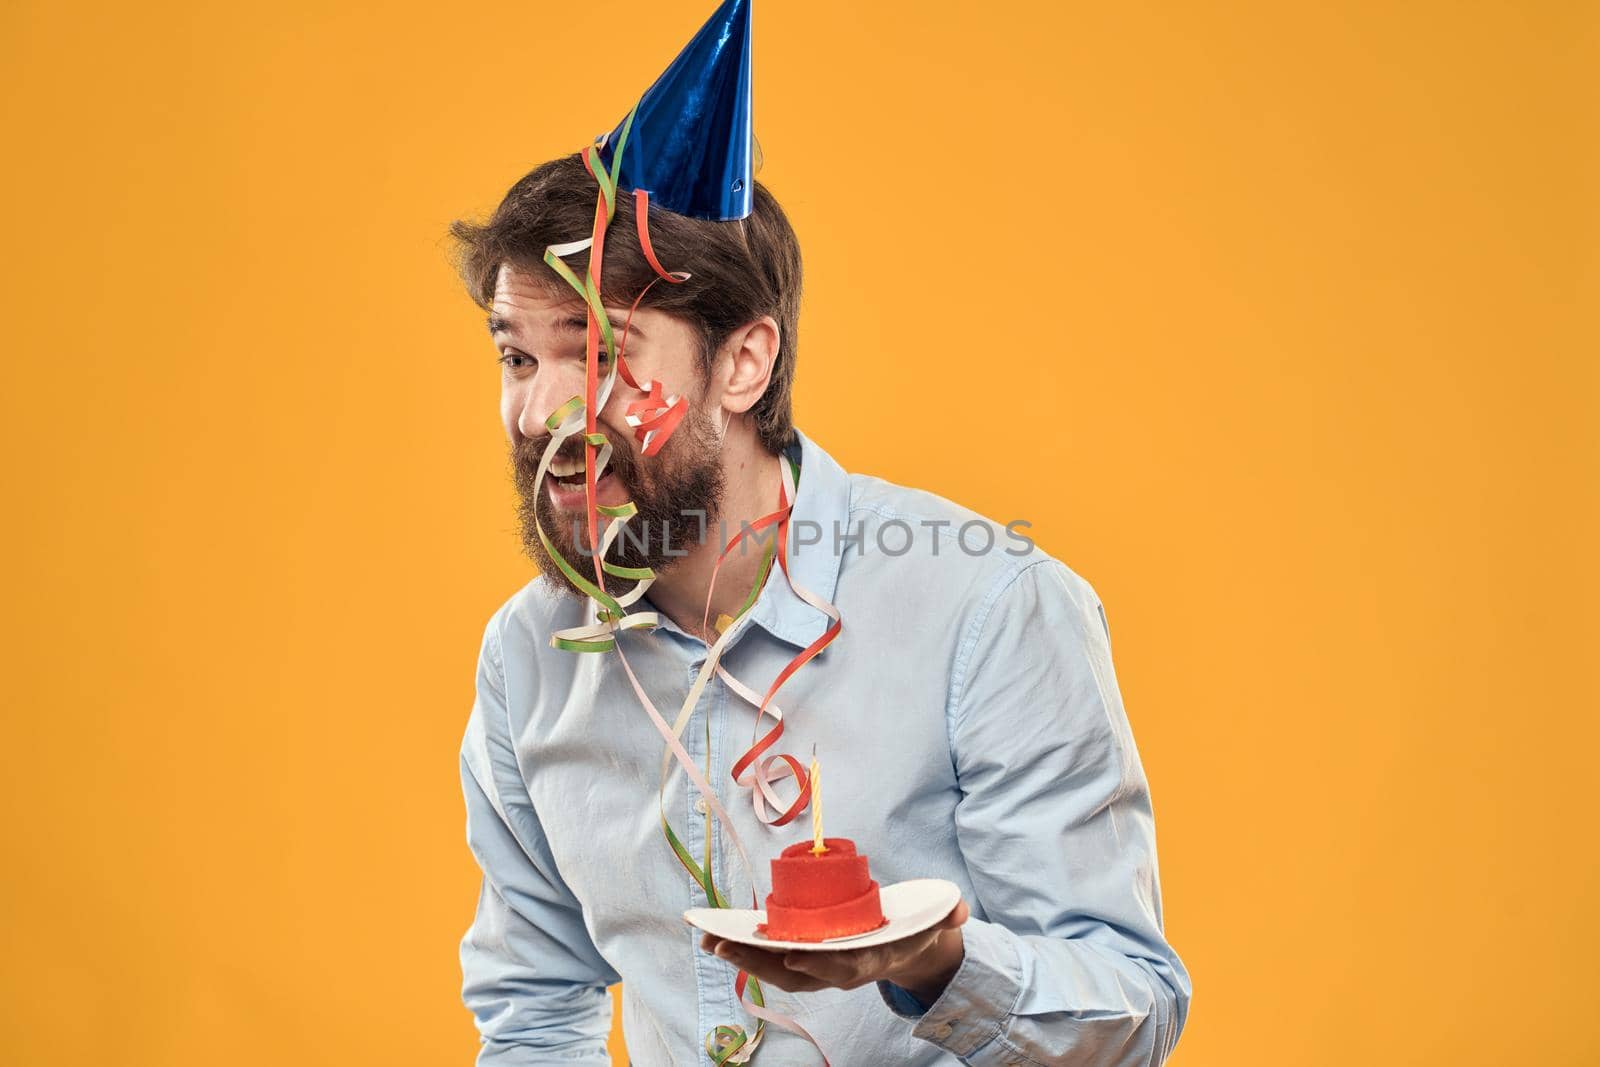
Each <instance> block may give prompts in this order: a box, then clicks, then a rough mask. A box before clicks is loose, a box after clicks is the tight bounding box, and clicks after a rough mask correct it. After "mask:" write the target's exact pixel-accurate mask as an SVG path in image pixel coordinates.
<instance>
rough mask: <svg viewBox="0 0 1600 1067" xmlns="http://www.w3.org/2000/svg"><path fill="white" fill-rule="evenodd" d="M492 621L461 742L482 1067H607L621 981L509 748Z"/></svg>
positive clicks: (469, 1001)
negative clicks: (561, 866)
mask: <svg viewBox="0 0 1600 1067" xmlns="http://www.w3.org/2000/svg"><path fill="white" fill-rule="evenodd" d="M498 621H499V615H498V613H497V615H496V617H495V618H494V619H491V620H490V623H489V626H488V627H487V629H486V630H485V632H484V638H483V645H482V648H481V651H480V654H479V657H478V675H477V695H476V698H475V700H474V702H473V707H472V715H471V717H470V718H469V720H468V723H467V729H466V733H465V735H464V736H463V738H462V743H461V787H462V792H463V795H464V796H465V798H466V806H467V843H468V845H469V847H470V848H471V850H472V855H473V858H474V859H476V860H477V863H478V866H479V867H480V868H481V870H482V872H483V878H482V882H481V885H480V889H479V894H478V905H477V913H476V914H475V915H474V917H473V920H472V925H471V926H470V927H469V928H468V930H467V932H466V934H465V936H464V937H463V938H462V940H461V972H462V986H461V995H462V1000H463V1002H464V1003H465V1004H466V1006H467V1008H468V1009H470V1010H471V1012H472V1014H473V1017H474V1020H475V1022H476V1024H477V1028H478V1033H479V1036H480V1041H481V1047H480V1049H479V1053H478V1057H477V1064H478V1067H528V1065H533V1064H551V1063H562V1064H593V1065H595V1067H609V1064H610V1063H611V1059H610V1056H609V1055H608V1053H607V1051H606V1039H607V1037H608V1035H609V1034H610V1030H611V997H610V994H609V993H608V992H607V990H606V987H607V986H608V985H611V984H613V983H615V982H617V981H619V980H620V979H619V978H618V976H617V975H616V973H615V972H614V971H613V970H612V969H611V967H610V966H609V965H607V964H606V962H605V960H604V959H603V958H602V957H601V956H600V954H599V952H598V951H596V949H595V947H594V942H593V940H592V939H591V938H590V936H589V932H588V929H587V928H586V927H585V925H584V920H583V913H582V910H581V908H580V907H579V904H578V902H577V900H576V899H574V897H573V895H572V892H571V890H570V889H568V888H567V886H566V884H565V883H564V882H563V881H562V879H561V875H560V872H559V871H557V869H556V865H555V861H554V859H553V857H552V856H551V854H550V851H549V848H548V846H547V845H546V843H545V839H544V831H543V830H542V829H541V827H540V825H539V817H538V815H537V813H536V812H535V811H534V809H533V804H532V802H531V801H530V800H529V797H528V792H527V787H526V783H525V782H524V781H523V778H522V772H521V771H520V770H519V768H518V765H517V761H516V757H515V754H514V751H513V748H512V745H511V739H510V726H509V719H508V716H507V710H506V693H505V671H504V664H503V663H502V661H501V658H500V641H499V632H498Z"/></svg>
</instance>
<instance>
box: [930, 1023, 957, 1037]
mask: <svg viewBox="0 0 1600 1067" xmlns="http://www.w3.org/2000/svg"><path fill="white" fill-rule="evenodd" d="M955 1032H956V1028H955V1027H953V1026H951V1025H950V1024H949V1023H940V1024H939V1025H938V1026H935V1027H934V1028H933V1036H934V1037H936V1038H938V1039H939V1040H940V1041H943V1040H944V1039H945V1038H947V1037H949V1036H950V1035H951V1034H953V1033H955Z"/></svg>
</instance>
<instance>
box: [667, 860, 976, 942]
mask: <svg viewBox="0 0 1600 1067" xmlns="http://www.w3.org/2000/svg"><path fill="white" fill-rule="evenodd" d="M960 900H961V889H960V887H959V886H957V885H956V884H955V883H954V882H947V881H945V880H944V879H943V878H913V879H911V880H909V881H905V882H896V883H895V884H894V885H887V886H882V887H880V888H879V890H878V901H879V903H880V904H882V906H883V914H884V917H885V918H887V919H888V920H889V921H888V922H887V923H885V924H884V925H882V926H880V927H878V928H877V929H876V930H868V931H867V932H866V933H864V934H852V935H850V936H848V937H834V938H829V939H828V940H827V941H774V940H772V939H771V938H768V937H764V936H763V935H761V934H758V933H756V924H757V923H764V922H766V921H767V913H766V912H765V911H761V910H751V909H749V908H690V909H689V910H688V911H686V912H684V913H683V917H684V918H685V919H687V920H688V921H689V922H690V923H691V924H692V925H694V926H697V927H699V928H700V929H702V930H704V931H705V932H706V933H708V934H715V935H716V936H717V937H720V938H724V939H725V940H728V941H737V942H738V943H739V944H741V945H750V946H752V947H754V948H768V949H773V950H777V949H785V950H787V949H791V948H797V949H805V950H809V951H812V952H826V951H827V950H829V949H846V948H870V947H871V946H873V945H886V944H888V943H889V942H890V941H898V940H900V939H901V938H902V937H910V936H911V935H912V934H916V933H921V932H922V931H923V930H926V929H927V928H928V927H930V926H932V925H933V924H934V923H936V922H938V921H939V920H940V919H942V918H944V917H945V916H946V915H949V914H950V909H951V908H953V907H955V906H956V904H957V903H958V902H959V901H960Z"/></svg>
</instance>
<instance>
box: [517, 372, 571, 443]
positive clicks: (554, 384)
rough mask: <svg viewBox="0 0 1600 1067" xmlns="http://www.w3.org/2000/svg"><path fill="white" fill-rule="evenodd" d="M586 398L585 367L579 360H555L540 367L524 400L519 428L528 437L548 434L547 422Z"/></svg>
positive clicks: (525, 393) (526, 391) (519, 417)
mask: <svg viewBox="0 0 1600 1067" xmlns="http://www.w3.org/2000/svg"><path fill="white" fill-rule="evenodd" d="M575 396H577V397H581V396H583V364H582V363H579V362H577V361H575V360H551V361H547V362H543V363H541V364H540V365H539V369H538V370H536V371H534V373H533V378H532V380H531V381H530V382H529V383H528V387H527V389H526V390H525V391H524V393H523V396H522V411H521V413H520V414H519V415H518V418H517V426H518V428H519V429H520V430H521V431H522V435H523V436H524V437H538V436H540V435H542V434H545V433H548V432H549V429H548V427H546V426H545V420H546V419H548V418H549V417H550V416H551V414H552V413H553V412H554V411H555V410H556V409H557V408H559V407H560V406H561V405H562V404H565V403H566V402H567V401H569V400H571V399H572V398H573V397H575Z"/></svg>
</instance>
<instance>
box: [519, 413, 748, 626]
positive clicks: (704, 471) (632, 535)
mask: <svg viewBox="0 0 1600 1067" xmlns="http://www.w3.org/2000/svg"><path fill="white" fill-rule="evenodd" d="M605 429H606V430H607V431H609V432H608V436H609V437H610V438H611V444H612V448H613V452H612V455H611V460H610V462H609V463H608V464H607V465H606V470H607V472H609V473H610V474H612V475H613V476H615V477H616V479H617V481H618V482H620V483H621V485H622V487H623V488H624V489H625V490H626V491H627V494H628V499H630V500H632V501H633V503H634V506H635V507H636V508H638V514H636V515H634V516H633V517H632V518H631V519H629V520H628V525H627V526H626V527H624V528H623V530H622V531H621V533H619V534H618V535H617V538H616V540H615V541H614V542H613V543H612V546H611V550H610V551H609V552H607V553H606V560H607V561H608V562H611V563H617V564H620V565H622V566H624V567H649V568H650V569H651V570H653V571H655V572H656V573H657V574H658V575H659V574H661V573H662V572H663V571H665V570H666V569H667V568H668V567H670V566H671V565H672V564H673V563H674V562H676V561H677V560H678V559H681V558H682V557H683V556H684V555H685V554H686V552H687V550H688V549H690V548H692V547H693V546H695V545H697V544H699V543H700V542H701V541H702V540H704V539H705V536H706V531H707V530H708V529H715V528H716V523H717V518H718V516H719V515H720V514H721V508H722V494H723V489H724V481H725V479H724V476H723V472H722V463H721V457H720V454H719V451H720V450H719V448H718V443H719V442H718V435H717V431H716V428H715V427H714V426H713V425H712V422H711V418H710V416H709V415H706V414H703V413H701V411H700V408H699V407H698V406H691V407H690V408H689V410H688V412H687V413H686V414H685V415H684V418H683V421H682V422H680V423H679V424H678V428H677V430H676V431H675V432H674V433H673V434H672V436H671V437H670V438H668V439H667V443H666V444H665V445H664V446H663V447H662V449H661V451H660V452H658V453H656V454H655V455H654V456H652V457H650V458H648V459H644V458H641V457H640V456H639V455H638V454H637V453H635V452H634V451H633V444H634V440H633V434H632V432H631V430H630V431H627V432H622V431H618V430H616V429H615V428H613V427H610V426H606V427H605ZM549 444H550V437H549V435H548V434H545V435H541V436H540V437H538V438H532V439H528V440H525V441H523V442H522V447H521V450H520V451H519V450H518V449H517V447H516V446H515V445H513V446H512V448H511V456H510V458H511V468H512V480H513V482H514V483H515V484H516V487H517V496H518V502H517V520H518V523H519V524H520V526H521V534H522V551H523V554H524V555H526V556H527V557H528V558H529V559H530V560H532V561H533V563H534V564H535V565H536V566H537V567H538V568H539V571H540V574H541V575H543V576H544V577H545V578H546V579H547V580H548V581H549V582H550V583H551V584H552V585H554V586H555V587H556V588H558V589H560V590H562V591H564V592H567V593H570V594H572V595H573V596H575V597H579V598H582V597H584V596H586V594H585V593H583V591H582V590H580V589H578V587H577V586H575V585H573V584H572V581H571V580H570V579H569V578H568V577H567V576H566V575H565V574H564V573H562V571H561V568H560V567H558V566H556V563H555V560H553V559H551V557H550V553H549V552H547V551H546V550H545V547H544V544H543V543H542V542H541V541H540V540H539V530H538V527H537V526H536V525H535V519H537V521H538V523H540V524H542V525H543V527H544V532H545V534H546V535H547V536H548V537H549V538H550V542H551V544H553V545H555V547H556V549H557V550H558V551H559V552H560V553H561V555H562V557H563V558H564V559H566V561H567V562H568V563H569V564H571V565H572V568H573V569H574V570H576V571H577V572H578V573H579V574H581V575H583V576H584V578H586V579H589V580H590V581H593V580H594V569H595V568H594V559H593V558H592V557H591V556H590V554H589V550H588V538H587V524H588V517H587V516H586V515H584V514H583V513H582V512H572V513H563V512H561V511H558V510H557V509H556V507H555V505H554V504H552V503H551V502H550V494H549V493H548V492H546V491H545V487H544V486H542V485H539V484H537V483H536V482H535V480H534V476H535V475H536V474H537V473H538V471H539V459H540V457H541V456H543V455H544V450H545V448H546V447H548V446H549ZM560 454H561V455H562V456H565V457H568V458H574V459H581V457H582V455H583V440H582V437H581V435H574V436H572V437H570V438H568V439H567V441H566V442H565V443H564V444H563V445H562V449H561V453H560ZM547 477H548V476H547ZM610 521H613V520H610V519H606V518H605V517H604V516H600V532H601V533H602V534H603V533H604V530H605V524H606V523H608V522H610ZM606 588H607V591H609V592H611V593H612V594H613V595H615V594H618V593H622V592H626V591H627V590H628V589H630V588H632V583H631V582H630V581H628V580H627V579H625V578H614V577H609V576H608V579H607V583H606Z"/></svg>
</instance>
